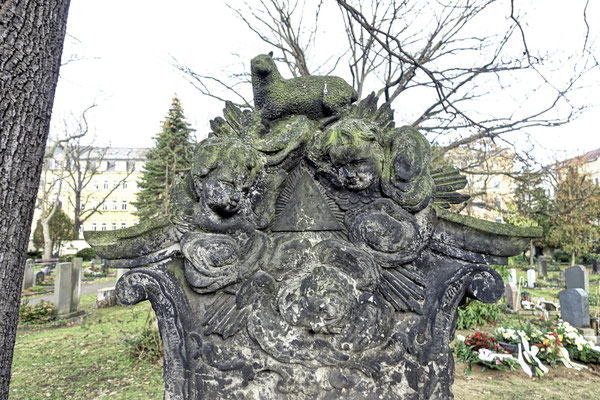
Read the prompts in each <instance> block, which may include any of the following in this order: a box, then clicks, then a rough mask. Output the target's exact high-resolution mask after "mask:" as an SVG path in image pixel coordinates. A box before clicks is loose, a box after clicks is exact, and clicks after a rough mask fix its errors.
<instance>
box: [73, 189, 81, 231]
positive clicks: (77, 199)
mask: <svg viewBox="0 0 600 400" xmlns="http://www.w3.org/2000/svg"><path fill="white" fill-rule="evenodd" d="M79 213H81V191H79V190H76V191H75V215H74V216H73V239H75V240H77V239H79V235H80V234H79V231H80V230H81V220H80V219H79Z"/></svg>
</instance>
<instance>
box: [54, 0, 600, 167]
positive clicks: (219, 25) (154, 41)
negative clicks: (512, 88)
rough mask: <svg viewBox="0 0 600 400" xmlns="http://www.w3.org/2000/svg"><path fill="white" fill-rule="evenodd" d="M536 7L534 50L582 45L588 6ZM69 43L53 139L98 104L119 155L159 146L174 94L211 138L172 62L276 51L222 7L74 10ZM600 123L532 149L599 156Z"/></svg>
mask: <svg viewBox="0 0 600 400" xmlns="http://www.w3.org/2000/svg"><path fill="white" fill-rule="evenodd" d="M331 1H332V0H329V2H331ZM537 2H538V5H540V6H541V7H540V8H539V9H536V10H534V11H535V12H534V15H535V18H533V19H531V21H532V22H531V24H532V25H533V26H531V27H530V26H526V27H525V29H526V31H527V30H528V29H531V40H532V41H536V40H537V41H546V42H547V43H555V44H556V47H557V48H563V49H564V48H568V47H569V46H573V45H579V44H580V42H577V40H578V38H581V35H582V32H583V28H584V24H583V23H582V17H581V13H582V10H583V6H582V5H583V4H584V3H585V0H575V1H569V2H565V1H564V0H537ZM325 3H327V1H326V2H325ZM591 3H593V4H590V7H589V8H588V22H589V23H590V26H591V28H592V31H591V32H592V37H591V40H593V39H595V40H598V39H599V37H598V32H599V28H600V7H599V5H598V4H597V3H598V2H597V1H596V2H595V1H594V0H592V1H591ZM334 11H335V10H334ZM536 24H537V25H540V26H536ZM540 27H543V28H544V29H541V28H540ZM534 28H535V31H534ZM68 33H69V35H70V37H68V38H67V41H66V44H65V51H64V54H63V62H65V61H66V60H68V59H69V58H70V57H71V56H74V55H76V56H79V57H84V59H83V60H80V61H76V62H69V63H66V64H65V65H64V66H63V68H62V69H61V78H60V81H59V85H58V88H57V93H56V99H55V108H54V114H53V133H52V134H53V135H54V136H56V135H59V134H60V131H61V129H62V126H63V120H64V119H66V118H69V115H70V114H73V115H78V114H80V113H81V112H82V110H83V109H85V108H86V107H87V106H89V105H91V104H92V103H94V102H95V103H96V104H98V106H97V107H96V108H95V109H94V110H93V111H91V112H90V113H89V122H90V128H91V133H92V134H94V135H95V143H98V144H109V143H110V145H112V146H118V147H149V146H152V144H153V141H152V137H153V136H155V135H156V134H157V133H158V132H159V131H160V123H161V121H162V120H163V119H164V116H165V114H166V113H167V111H168V108H169V105H170V103H171V98H172V97H173V95H174V94H177V96H178V97H179V98H180V99H181V101H182V104H183V107H184V111H185V114H186V116H187V117H188V121H189V122H190V123H191V124H192V127H193V128H195V129H196V130H197V133H196V135H197V137H198V138H200V139H201V138H203V137H205V136H206V134H207V133H208V131H209V127H208V121H209V120H210V119H212V118H214V117H216V116H219V115H220V114H221V109H222V108H223V105H222V104H220V103H219V102H218V101H215V100H211V99H208V98H206V97H204V96H202V95H201V94H200V93H199V92H198V91H197V90H196V89H194V88H193V87H192V86H191V85H190V84H189V83H188V82H187V81H186V80H185V79H184V78H183V77H182V75H181V74H180V73H179V72H178V71H176V70H175V68H173V66H172V58H173V57H175V58H176V59H177V60H179V61H180V62H181V63H183V64H186V65H189V66H192V67H193V68H194V70H196V71H197V72H199V73H205V74H211V73H215V74H217V73H221V72H222V71H224V70H225V71H229V72H243V71H242V70H243V69H244V65H243V64H242V60H243V61H244V62H245V66H246V68H247V67H249V60H250V59H251V58H252V57H253V56H255V55H257V54H260V53H266V52H268V51H270V50H272V49H270V48H268V47H267V46H266V45H265V44H263V43H262V42H260V41H259V40H258V39H257V38H256V37H255V36H254V34H252V33H251V32H250V31H248V30H247V28H246V27H245V26H244V25H243V23H242V22H241V21H240V20H239V19H237V18H236V17H235V16H234V14H233V12H232V11H231V10H229V9H228V8H227V7H225V5H224V4H223V2H221V1H211V2H200V1H194V0H171V1H169V2H162V1H156V0H144V1H142V0H101V1H100V0H85V1H83V0H74V1H72V2H71V10H70V15H69V22H68ZM330 34H332V35H333V32H330ZM232 54H238V56H233V55H232ZM596 57H598V58H600V54H596ZM598 89H599V87H596V88H595V90H587V91H583V92H582V94H581V96H583V97H582V98H581V99H583V100H584V101H586V102H589V104H595V105H600V90H598ZM246 90H247V93H249V91H250V88H249V87H248V88H247V89H246ZM581 99H580V100H581ZM395 107H398V105H396V106H395ZM599 116H600V109H598V106H596V108H595V109H592V110H590V111H589V112H588V113H587V114H586V115H584V116H583V117H581V119H580V120H579V121H576V122H574V123H573V124H571V125H569V126H567V127H562V128H545V129H542V130H538V131H535V132H533V133H534V134H533V136H532V137H533V140H534V141H535V142H536V145H537V147H538V149H539V151H542V148H543V147H544V148H547V149H548V150H545V154H552V153H555V152H556V153H557V154H558V155H559V157H566V156H573V155H576V154H578V153H582V152H585V151H588V150H592V149H596V148H600V129H599V128H598V124H599V122H600V121H599V119H600V118H599ZM540 154H541V153H540ZM561 155H562V156H561Z"/></svg>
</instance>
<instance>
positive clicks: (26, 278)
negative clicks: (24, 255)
mask: <svg viewBox="0 0 600 400" xmlns="http://www.w3.org/2000/svg"><path fill="white" fill-rule="evenodd" d="M34 279H35V277H34V276H33V260H32V259H31V258H28V259H27V261H26V262H25V272H24V274H23V286H22V289H23V290H27V289H29V288H30V287H32V286H33V285H35V281H34Z"/></svg>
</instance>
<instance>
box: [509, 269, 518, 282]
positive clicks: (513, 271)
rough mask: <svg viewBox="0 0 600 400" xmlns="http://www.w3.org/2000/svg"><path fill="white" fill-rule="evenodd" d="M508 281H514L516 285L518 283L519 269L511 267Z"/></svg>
mask: <svg viewBox="0 0 600 400" xmlns="http://www.w3.org/2000/svg"><path fill="white" fill-rule="evenodd" d="M508 282H509V283H514V284H515V285H516V284H517V283H518V282H517V270H516V269H515V268H511V269H509V270H508Z"/></svg>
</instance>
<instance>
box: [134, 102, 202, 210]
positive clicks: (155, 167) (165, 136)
mask: <svg viewBox="0 0 600 400" xmlns="http://www.w3.org/2000/svg"><path fill="white" fill-rule="evenodd" d="M192 131H193V130H192V129H190V126H189V124H188V123H187V122H186V121H185V116H184V115H183V109H182V108H181V104H180V102H179V99H178V98H177V97H174V98H173V101H172V103H171V108H170V109H169V113H168V114H167V117H166V118H165V120H164V121H163V125H162V131H161V132H160V133H159V134H158V136H156V137H155V138H154V141H155V146H154V148H152V149H151V150H150V151H149V152H148V154H147V156H146V163H145V164H144V171H143V173H142V178H141V180H140V181H139V182H138V187H139V189H140V191H139V192H138V193H137V199H136V201H135V202H134V203H133V204H134V206H135V207H136V208H137V211H136V212H135V213H134V214H135V215H137V216H138V217H140V218H151V217H156V216H158V215H161V214H163V215H164V214H166V212H167V207H168V204H169V192H170V190H171V187H172V186H173V184H174V182H175V177H176V176H177V175H178V174H181V173H183V172H185V171H187V170H188V169H189V168H190V164H191V161H192V156H193V149H194V145H193V143H192V141H191V138H190V134H191V132H192Z"/></svg>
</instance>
